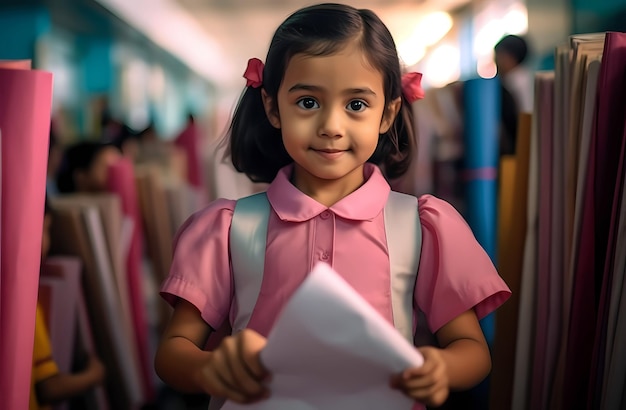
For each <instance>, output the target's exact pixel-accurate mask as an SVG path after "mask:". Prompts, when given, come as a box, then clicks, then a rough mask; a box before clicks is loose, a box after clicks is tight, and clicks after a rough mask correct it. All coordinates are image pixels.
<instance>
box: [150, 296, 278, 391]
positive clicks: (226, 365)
mask: <svg viewBox="0 0 626 410" xmlns="http://www.w3.org/2000/svg"><path fill="white" fill-rule="evenodd" d="M211 331H212V329H211V327H210V326H209V325H208V324H207V323H206V322H205V321H204V320H203V319H202V317H201V316H200V312H199V311H198V309H196V307H195V306H193V305H192V304H191V303H189V302H187V301H185V300H183V299H180V300H179V301H178V303H177V304H176V307H175V308H174V314H173V315H172V318H171V319H170V322H169V323H168V325H167V328H166V329H165V331H164V333H163V336H162V337H161V342H160V343H159V347H158V349H157V353H156V356H155V370H156V372H157V374H158V375H159V377H160V378H161V379H162V380H163V381H164V382H165V383H167V384H168V385H170V386H171V387H173V388H174V389H176V390H179V391H181V392H186V393H200V392H204V393H207V394H210V395H212V396H217V397H225V398H227V399H230V400H233V401H236V402H239V403H248V402H251V401H254V400H257V399H259V398H261V397H264V396H265V395H266V394H267V392H266V390H265V387H264V386H263V385H262V379H263V377H264V376H265V370H264V369H263V367H262V366H261V363H260V361H259V352H260V351H261V349H262V348H263V346H265V338H264V337H262V336H260V335H259V334H258V333H256V332H254V331H252V330H247V329H246V330H244V331H242V332H239V333H238V334H237V335H235V336H230V337H227V338H225V339H224V340H223V341H222V343H221V344H220V345H219V346H218V347H217V348H216V349H215V350H214V351H211V352H207V351H204V350H203V349H202V348H203V347H204V345H205V343H206V341H207V339H208V337H209V335H210V334H211Z"/></svg>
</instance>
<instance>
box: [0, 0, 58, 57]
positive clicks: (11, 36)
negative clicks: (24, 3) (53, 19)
mask: <svg viewBox="0 0 626 410" xmlns="http://www.w3.org/2000/svg"><path fill="white" fill-rule="evenodd" d="M49 30H50V14H49V13H48V11H47V10H46V8H44V7H27V8H21V7H15V8H8V9H0V38H1V39H2V41H0V59H1V60H22V59H30V60H32V59H34V58H35V48H36V44H37V40H38V39H40V38H41V36H43V35H44V34H46V33H47V32H48V31H49Z"/></svg>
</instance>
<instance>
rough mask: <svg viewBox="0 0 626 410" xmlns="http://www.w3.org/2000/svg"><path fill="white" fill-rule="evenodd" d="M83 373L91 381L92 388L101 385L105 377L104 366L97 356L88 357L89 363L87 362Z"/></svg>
mask: <svg viewBox="0 0 626 410" xmlns="http://www.w3.org/2000/svg"><path fill="white" fill-rule="evenodd" d="M84 372H85V374H87V375H88V376H87V377H88V378H89V379H90V380H91V381H92V384H93V385H94V386H97V385H100V384H102V382H103V381H104V378H105V376H106V369H105V367H104V364H103V363H102V361H101V360H100V359H99V358H98V356H96V355H94V354H91V355H89V361H88V362H87V367H85V370H84Z"/></svg>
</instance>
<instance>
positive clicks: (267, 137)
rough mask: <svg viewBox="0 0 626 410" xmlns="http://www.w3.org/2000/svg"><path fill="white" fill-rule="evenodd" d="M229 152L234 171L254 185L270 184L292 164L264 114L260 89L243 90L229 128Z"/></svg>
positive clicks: (279, 137) (275, 131) (280, 137)
mask: <svg viewBox="0 0 626 410" xmlns="http://www.w3.org/2000/svg"><path fill="white" fill-rule="evenodd" d="M229 136H230V141H229V152H230V156H231V161H232V163H233V166H234V167H235V169H236V170H237V171H239V172H243V173H245V174H246V175H247V176H248V178H250V180H251V181H253V182H271V181H272V180H273V179H274V177H275V176H276V174H277V173H278V170H279V169H280V168H282V167H283V166H284V165H287V164H288V163H290V162H291V158H290V157H289V155H288V154H287V151H286V150H285V147H284V146H283V142H282V136H281V133H280V130H279V129H276V128H274V127H273V126H272V124H270V122H269V120H268V119H267V115H266V114H265V108H264V107H263V100H262V98H261V87H257V88H255V87H250V86H248V87H246V89H245V90H244V92H243V94H242V96H241V98H240V99H239V102H238V104H237V108H236V109H235V113H234V115H233V119H232V122H231V125H230V128H229Z"/></svg>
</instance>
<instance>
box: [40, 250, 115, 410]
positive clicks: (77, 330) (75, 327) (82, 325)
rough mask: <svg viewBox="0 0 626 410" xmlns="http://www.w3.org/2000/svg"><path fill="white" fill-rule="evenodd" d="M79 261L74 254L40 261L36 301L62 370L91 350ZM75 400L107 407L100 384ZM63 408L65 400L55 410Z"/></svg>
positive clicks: (100, 408)
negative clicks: (41, 309) (42, 262)
mask: <svg viewBox="0 0 626 410" xmlns="http://www.w3.org/2000/svg"><path fill="white" fill-rule="evenodd" d="M82 269H83V264H82V263H81V261H80V259H79V258H77V257H74V256H51V257H49V258H48V259H47V260H46V262H45V263H44V266H43V269H42V272H41V278H40V281H39V303H40V305H41V306H42V308H43V310H44V313H45V316H46V318H47V325H48V333H49V335H50V342H51V345H52V354H53V357H54V359H55V361H56V362H57V365H58V366H59V369H60V370H61V371H63V372H71V371H72V365H73V364H75V363H76V360H79V361H82V360H83V359H84V357H85V356H86V355H87V354H90V353H95V352H96V350H95V346H94V341H93V334H92V332H91V325H90V323H89V316H88V313H87V306H86V305H85V298H84V295H83V291H82V287H81V278H82ZM76 400H77V401H81V402H85V403H86V404H87V403H88V404H89V405H88V407H87V408H90V409H94V410H108V408H109V405H108V403H107V400H106V395H105V392H104V388H103V387H102V386H100V387H97V388H95V389H93V390H92V391H90V392H87V393H85V394H83V395H82V396H81V397H80V398H77V399H76ZM65 408H67V403H64V404H62V405H57V406H55V407H54V409H55V410H61V409H65Z"/></svg>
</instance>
